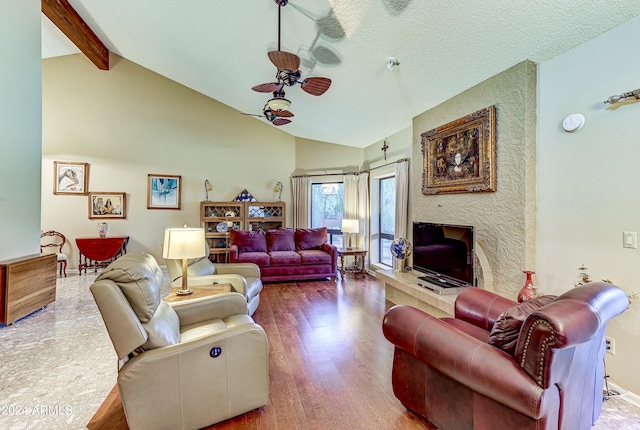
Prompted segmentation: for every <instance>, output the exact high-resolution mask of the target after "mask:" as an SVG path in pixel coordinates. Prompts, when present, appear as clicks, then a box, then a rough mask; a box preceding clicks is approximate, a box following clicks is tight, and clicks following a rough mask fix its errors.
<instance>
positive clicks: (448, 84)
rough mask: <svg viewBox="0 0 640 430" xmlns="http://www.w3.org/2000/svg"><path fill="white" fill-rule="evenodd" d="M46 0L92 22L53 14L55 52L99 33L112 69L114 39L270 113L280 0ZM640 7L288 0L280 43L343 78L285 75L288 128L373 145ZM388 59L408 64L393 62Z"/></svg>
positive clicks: (151, 64)
mask: <svg viewBox="0 0 640 430" xmlns="http://www.w3.org/2000/svg"><path fill="white" fill-rule="evenodd" d="M42 3H43V11H45V12H47V11H46V10H45V9H46V8H47V7H53V8H54V9H57V10H58V12H56V13H61V14H62V18H61V19H59V20H58V22H57V25H58V26H60V27H65V26H66V27H71V28H75V30H76V32H78V33H80V34H84V42H83V41H80V42H78V41H77V40H76V41H74V42H72V41H71V40H69V38H68V37H67V36H65V35H64V34H63V33H62V32H61V31H60V29H59V28H58V27H56V25H54V24H53V23H52V22H51V21H54V22H56V17H55V14H54V15H51V14H50V12H47V16H52V19H51V20H50V19H49V18H47V17H46V16H45V14H43V18H42V58H50V57H56V56H61V55H69V54H74V53H78V52H80V50H79V49H78V48H77V46H76V45H75V44H74V43H76V44H80V45H82V44H83V43H90V44H92V43H95V45H92V46H94V47H93V48H90V49H95V50H96V51H95V52H93V53H91V52H85V55H87V57H88V58H89V59H90V61H93V62H94V63H95V64H96V66H93V67H99V68H106V69H108V65H107V66H106V67H100V61H101V60H100V59H99V57H100V55H99V54H100V49H101V48H100V47H99V44H100V42H101V43H102V44H103V45H104V47H106V49H108V51H110V52H113V53H115V54H117V55H119V56H121V57H124V58H126V59H128V60H130V61H132V62H134V63H137V64H139V65H141V66H143V67H146V68H148V69H150V70H152V71H154V72H156V73H159V74H161V75H163V76H166V77H167V78H169V79H172V80H174V81H176V82H179V83H180V84H182V85H185V86H187V87H189V88H192V89H194V90H196V91H198V92H200V93H202V94H205V95H207V96H209V97H211V98H213V99H216V100H218V101H220V102H222V103H224V104H226V105H228V106H230V107H232V108H234V109H236V110H238V111H239V112H244V113H254V114H260V113H261V112H262V108H263V106H264V105H265V103H266V102H267V100H268V99H269V98H271V97H272V96H271V94H269V93H266V94H265V93H259V92H256V91H252V90H251V87H253V86H255V85H258V84H262V83H267V82H274V81H275V75H276V68H275V67H274V65H273V64H272V63H271V61H270V60H269V58H268V57H267V52H268V51H272V50H277V42H278V7H279V6H278V5H277V4H276V3H275V2H274V0H236V1H227V2H223V1H220V0H181V1H158V0H135V1H131V0H109V1H104V0H42ZM67 6H69V7H67ZM73 11H75V12H76V13H77V18H78V19H79V21H74V20H75V19H76V18H74V17H73V16H72V15H73V13H74V12H73ZM637 15H640V2H639V1H637V0H617V1H615V2H594V1H587V0H559V1H555V2H553V1H548V0H531V1H528V2H517V3H515V2H505V1H502V0H485V1H472V0H462V1H456V2H446V3H445V2H438V1H435V0H350V1H345V0H291V1H290V2H289V4H288V5H286V6H284V7H283V8H282V9H281V19H282V21H281V28H282V38H281V50H283V51H288V52H291V53H294V54H296V55H298V56H300V58H301V65H300V71H301V73H302V75H303V78H304V77H313V76H324V77H328V78H330V79H331V80H332V84H331V87H330V88H329V90H328V91H327V92H326V93H325V94H323V95H322V96H317V97H316V96H313V95H310V94H307V93H306V92H304V91H302V90H301V88H300V86H299V85H298V86H294V87H285V91H286V98H287V99H289V100H290V101H291V102H292V104H291V107H290V108H289V110H290V111H291V112H293V113H294V114H295V117H294V118H292V122H291V123H290V124H287V125H283V126H280V127H279V128H280V129H281V130H282V131H284V132H287V133H290V134H292V135H294V136H298V137H303V138H307V139H314V140H320V141H325V142H332V143H337V144H342V145H349V146H355V147H365V146H367V145H370V144H372V143H375V142H377V141H380V140H382V139H384V138H385V137H387V136H389V135H391V134H393V133H395V132H398V131H400V130H402V129H404V128H406V127H408V126H409V125H410V124H411V120H412V118H413V117H414V116H416V115H419V114H420V113H422V112H424V111H426V110H428V109H430V108H432V107H434V106H436V105H438V104H440V103H442V102H444V101H445V100H447V99H449V98H451V97H453V96H455V95H456V94H458V93H460V92H462V91H464V90H466V89H467V88H470V87H472V86H473V85H475V84H478V83H480V82H482V81H483V80H485V79H487V78H489V77H491V76H493V75H495V74H496V73H499V72H501V71H503V70H505V69H507V68H509V67H511V66H513V65H515V64H517V63H519V62H520V61H523V60H525V59H530V60H533V61H535V62H537V63H541V62H544V61H546V60H548V59H550V58H552V57H554V56H556V55H558V54H560V53H562V52H564V51H566V50H568V49H570V48H572V47H574V46H577V45H579V44H581V43H583V42H585V41H586V40H588V39H591V38H593V37H595V36H597V35H599V34H601V33H603V32H605V31H607V30H609V29H611V28H613V27H615V26H617V25H618V24H620V23H622V22H625V21H627V20H629V19H631V18H633V17H635V16H637ZM83 23H84V24H83ZM89 28H90V29H91V30H92V31H93V33H95V40H94V39H93V36H91V34H90V31H89V30H88V29H89ZM636 42H637V41H636ZM92 55H93V56H95V57H97V59H96V58H92ZM389 57H396V58H397V60H398V61H399V63H400V64H399V65H398V66H396V67H395V68H394V69H393V70H392V71H390V70H389V69H388V68H387V59H388V58H389ZM107 58H108V56H107ZM88 64H91V63H88ZM102 65H103V66H105V65H104V64H102ZM103 73H109V72H108V71H104V72H103ZM567 78H568V79H570V77H567ZM603 96H606V95H603ZM256 121H264V119H258V118H256Z"/></svg>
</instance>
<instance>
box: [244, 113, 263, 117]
mask: <svg viewBox="0 0 640 430" xmlns="http://www.w3.org/2000/svg"><path fill="white" fill-rule="evenodd" d="M240 115H246V116H255V117H257V118H264V115H258V114H256V113H244V112H240Z"/></svg>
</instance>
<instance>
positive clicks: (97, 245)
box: [76, 236, 129, 275]
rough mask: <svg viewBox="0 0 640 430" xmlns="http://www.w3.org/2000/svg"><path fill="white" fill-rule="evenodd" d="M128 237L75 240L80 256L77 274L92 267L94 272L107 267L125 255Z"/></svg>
mask: <svg viewBox="0 0 640 430" xmlns="http://www.w3.org/2000/svg"><path fill="white" fill-rule="evenodd" d="M127 243H129V236H124V237H105V238H100V237H86V238H78V239H76V245H78V251H80V256H79V258H78V260H79V261H78V272H79V274H80V275H82V271H83V270H84V272H85V273H87V269H88V268H91V267H93V270H94V272H95V271H97V270H98V267H107V266H108V265H109V263H111V262H113V261H115V259H116V258H118V257H120V256H121V255H124V254H126V253H127Z"/></svg>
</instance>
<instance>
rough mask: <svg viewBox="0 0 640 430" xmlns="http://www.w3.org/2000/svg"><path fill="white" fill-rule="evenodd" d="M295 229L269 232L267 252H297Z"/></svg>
mask: <svg viewBox="0 0 640 430" xmlns="http://www.w3.org/2000/svg"><path fill="white" fill-rule="evenodd" d="M295 250H296V242H295V240H294V238H293V229H290V228H281V229H279V230H267V251H268V252H271V251H295Z"/></svg>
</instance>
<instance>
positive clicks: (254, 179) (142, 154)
mask: <svg viewBox="0 0 640 430" xmlns="http://www.w3.org/2000/svg"><path fill="white" fill-rule="evenodd" d="M42 65H43V66H42V67H43V69H42V74H43V76H42V81H43V96H42V98H43V118H42V124H43V134H44V139H43V144H42V151H43V157H42V229H43V230H49V229H53V230H58V231H61V232H62V233H63V234H65V235H66V236H67V239H68V240H69V242H70V244H69V246H67V247H66V248H65V251H66V252H67V253H68V254H69V255H70V268H73V267H77V262H78V255H77V247H76V245H75V242H74V240H75V238H76V237H97V234H98V223H99V222H100V221H107V222H108V223H109V233H108V235H109V236H121V235H128V236H130V242H129V247H128V250H129V251H144V252H148V253H151V254H152V255H154V257H156V259H158V261H159V263H160V264H164V262H163V260H162V258H161V249H160V243H161V242H162V240H163V233H164V229H165V228H167V227H176V226H182V225H183V224H188V225H190V226H197V225H199V224H200V218H199V202H200V201H202V200H204V198H205V191H204V181H205V179H209V181H211V183H212V184H213V187H214V190H213V191H212V192H209V199H210V200H212V201H231V200H233V198H234V197H236V196H237V195H238V194H239V193H240V192H241V191H242V190H243V189H245V188H246V189H247V190H248V191H249V192H250V193H252V194H253V196H254V197H256V199H258V201H264V202H266V201H274V200H277V195H276V193H274V191H273V186H274V185H275V183H276V182H277V181H282V182H284V183H285V184H286V183H287V180H288V177H289V176H290V175H291V174H292V172H293V170H294V167H295V149H296V148H295V139H294V138H293V137H292V136H290V135H288V134H286V133H283V132H282V131H280V130H278V129H277V128H275V127H273V126H271V125H269V124H266V123H264V122H262V121H260V120H257V119H255V118H253V117H248V116H244V115H240V114H239V113H238V112H237V111H236V110H233V109H231V108H229V107H228V106H225V105H223V104H221V103H219V102H217V101H215V100H212V99H211V98H208V97H206V96H204V95H202V94H199V93H197V92H195V91H192V90H190V89H188V88H186V87H184V86H182V85H180V84H177V83H175V82H173V81H171V80H169V79H166V78H164V77H162V76H160V75H158V74H156V73H153V72H151V71H149V70H147V69H145V68H143V67H140V66H138V65H136V64H134V63H132V62H130V61H127V60H125V59H122V58H119V57H117V56H115V55H112V56H111V70H109V71H101V70H98V69H97V68H96V67H95V66H94V65H93V64H92V63H90V62H89V61H88V60H87V59H86V58H84V57H83V56H82V55H72V56H67V57H59V58H52V59H47V60H44V61H42ZM54 161H79V162H88V163H89V164H90V167H89V191H92V192H111V191H114V192H126V193H127V202H126V206H127V211H126V212H127V214H126V215H127V216H126V219H123V220H120V219H118V220H90V219H89V218H88V198H87V197H86V196H78V195H54V194H53V162H54ZM148 174H167V175H180V176H182V209H181V210H157V209H155V210H150V209H147V175H148ZM287 188H288V187H287ZM287 188H285V190H284V192H283V194H282V199H283V201H285V202H290V192H291V190H290V189H287ZM287 212H288V217H287V219H288V220H290V219H291V216H290V205H288V209H287Z"/></svg>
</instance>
